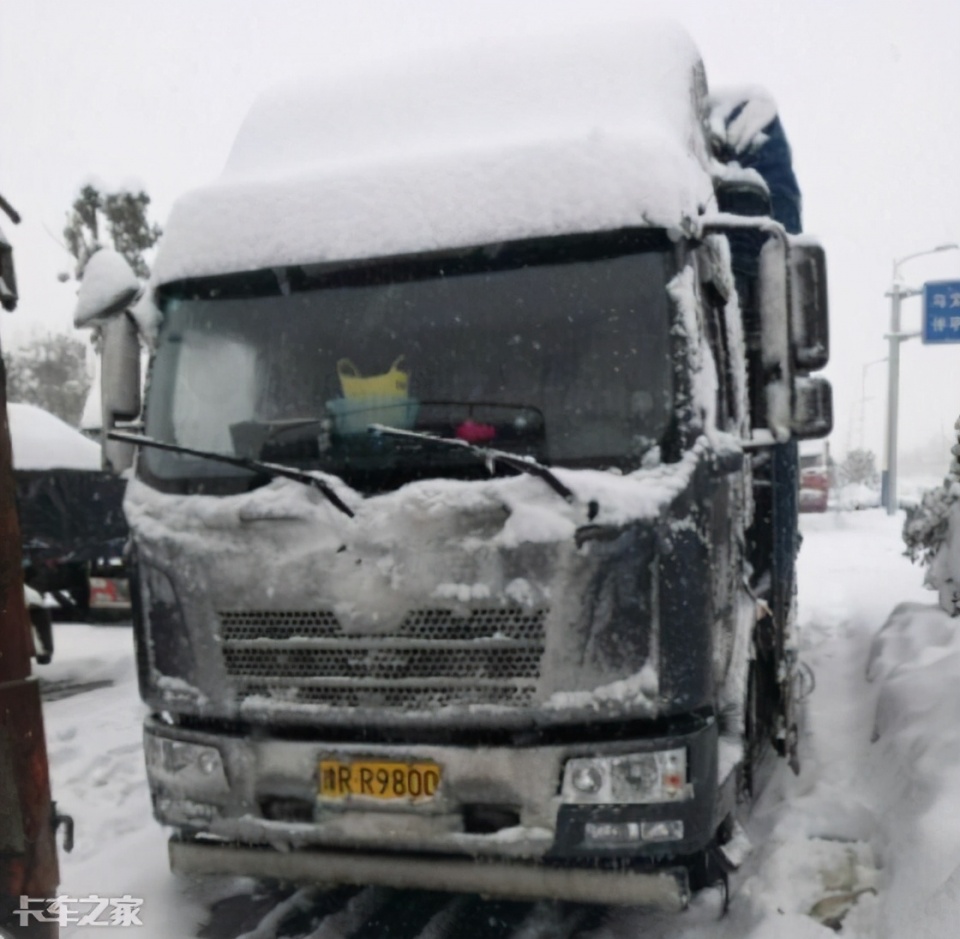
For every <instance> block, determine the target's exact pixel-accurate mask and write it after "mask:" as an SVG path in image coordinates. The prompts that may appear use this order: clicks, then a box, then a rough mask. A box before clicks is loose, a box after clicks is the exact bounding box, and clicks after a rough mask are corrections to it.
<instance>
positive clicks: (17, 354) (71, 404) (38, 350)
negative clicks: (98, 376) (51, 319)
mask: <svg viewBox="0 0 960 939" xmlns="http://www.w3.org/2000/svg"><path fill="white" fill-rule="evenodd" d="M4 359H5V360H6V366H7V399H8V400H9V401H13V402H18V403H22V404H35V405H37V407H41V408H43V409H44V410H46V411H50V412H51V413H52V414H56V415H57V417H59V418H60V419H61V420H64V421H66V422H67V423H68V424H70V425H71V426H73V427H76V426H77V425H78V424H79V423H80V416H81V415H82V414H83V406H84V403H85V402H86V400H87V393H88V392H89V391H90V384H91V381H90V376H89V375H88V373H87V344H86V343H85V342H84V341H83V340H82V339H78V338H74V337H73V336H69V335H66V334H63V333H55V334H50V335H47V336H43V337H41V338H39V339H34V340H33V341H32V342H29V343H27V344H26V345H24V346H21V347H20V348H18V349H13V350H11V351H9V352H6V353H4Z"/></svg>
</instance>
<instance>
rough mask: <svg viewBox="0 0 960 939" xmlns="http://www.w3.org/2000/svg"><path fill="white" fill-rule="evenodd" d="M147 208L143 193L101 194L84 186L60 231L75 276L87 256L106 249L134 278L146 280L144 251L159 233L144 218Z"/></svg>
mask: <svg viewBox="0 0 960 939" xmlns="http://www.w3.org/2000/svg"><path fill="white" fill-rule="evenodd" d="M149 206H150V196H148V195H147V194H146V193H145V192H144V191H143V190H141V191H139V192H130V191H127V190H118V191H116V192H105V191H101V190H100V189H98V188H97V187H96V186H94V185H91V184H88V185H86V186H84V187H83V188H82V189H81V190H80V194H79V195H78V196H77V198H76V199H75V200H74V203H73V206H72V207H71V209H70V212H69V213H67V225H66V227H65V228H64V230H63V237H64V238H65V239H66V242H67V248H69V250H70V253H71V254H72V255H73V256H74V257H75V258H76V259H77V277H78V278H79V277H80V276H82V272H83V268H84V266H85V265H86V263H87V261H89V260H90V256H91V255H92V254H94V253H95V252H96V251H98V250H99V249H100V248H103V247H106V246H112V247H113V248H115V249H116V250H117V251H118V252H119V253H120V254H122V255H123V256H124V258H126V260H127V262H128V263H129V264H130V266H131V267H132V268H133V271H134V273H135V274H136V275H137V276H138V277H142V278H146V277H148V276H149V274H150V268H149V266H148V264H147V262H146V260H145V259H144V252H145V251H148V250H149V249H150V248H152V247H153V246H154V245H155V244H156V243H157V241H158V240H159V239H160V236H161V234H163V232H162V230H161V228H160V226H159V225H157V224H156V223H155V222H150V220H149V219H148V218H147V211H148V209H149ZM107 239H109V240H107Z"/></svg>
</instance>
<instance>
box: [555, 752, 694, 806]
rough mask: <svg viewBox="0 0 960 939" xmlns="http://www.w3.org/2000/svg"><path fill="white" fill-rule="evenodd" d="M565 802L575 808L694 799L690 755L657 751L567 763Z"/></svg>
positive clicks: (562, 791)
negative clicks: (690, 774)
mask: <svg viewBox="0 0 960 939" xmlns="http://www.w3.org/2000/svg"><path fill="white" fill-rule="evenodd" d="M561 798H562V801H563V802H564V803H568V804H574V805H578V804H579V805H616V804H619V805H630V804H634V805H635V804H652V803H656V802H681V801H684V800H686V799H691V798H693V786H692V785H691V784H690V783H689V782H688V781H687V751H686V749H685V748H683V747H679V748H677V749H675V750H655V751H653V752H650V753H629V754H624V755H622V756H604V757H589V758H577V759H573V760H567V763H566V766H565V767H564V771H563V787H562V790H561Z"/></svg>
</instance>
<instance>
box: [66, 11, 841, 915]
mask: <svg viewBox="0 0 960 939" xmlns="http://www.w3.org/2000/svg"><path fill="white" fill-rule="evenodd" d="M798 230H799V191H798V190H797V188H796V185H795V181H794V177H793V172H792V169H791V166H790V157H789V148H788V146H787V144H786V139H785V137H784V136H783V132H782V129H781V127H780V123H779V120H778V118H777V115H776V110H775V109H774V107H773V105H772V103H771V102H770V101H769V100H768V99H766V98H765V97H763V96H762V95H759V94H758V93H756V92H749V93H745V94H742V95H741V94H733V95H721V96H710V95H709V94H708V91H707V87H706V81H705V77H704V70H703V67H702V65H701V61H700V58H699V55H698V53H697V51H696V49H695V48H694V47H693V45H692V43H691V42H690V40H689V38H688V37H687V36H686V35H685V34H684V33H683V32H682V31H681V30H679V29H678V28H677V27H674V26H672V25H669V24H659V23H657V24H644V25H643V26H637V25H636V24H634V25H633V26H631V27H629V28H622V29H617V30H615V31H613V32H612V33H611V31H604V30H590V29H586V30H580V31H579V32H578V33H577V35H576V36H572V37H571V36H560V35H556V36H541V37H539V38H537V39H536V40H533V39H529V38H528V39H526V40H523V41H521V40H517V41H502V42H490V43H487V44H479V45H477V46H475V47H470V48H467V49H460V50H456V51H455V52H450V53H441V52H438V53H437V54H435V55H420V56H419V57H418V58H417V59H416V60H415V61H403V62H400V63H390V64H384V65H382V66H380V67H379V68H378V69H374V70H368V71H358V72H357V73H356V74H353V75H349V76H345V77H344V78H343V79H342V80H341V81H332V82H331V81H328V82H325V83H320V84H312V83H309V82H307V83H294V84H291V85H288V86H285V87H283V88H281V89H279V90H277V91H275V92H272V93H270V94H268V95H266V96H265V97H264V98H263V99H262V100H261V101H260V102H259V103H258V104H257V105H255V106H254V108H253V110H252V111H251V113H250V115H249V117H248V118H247V120H246V122H245V123H244V124H243V126H242V128H241V130H240V132H239V135H238V138H237V140H236V143H235V145H234V148H233V151H232V153H231V155H230V157H229V160H228V163H227V165H226V168H225V170H224V173H223V175H222V178H221V179H219V180H218V181H217V182H215V183H213V184H212V185H209V186H207V187H205V188H202V189H199V190H197V191H194V192H192V193H190V194H188V195H186V196H184V197H182V198H181V199H180V200H179V202H177V204H176V205H175V207H174V209H173V212H172V215H171V217H170V220H169V224H168V226H167V228H166V235H165V238H164V241H163V243H162V245H161V247H160V250H159V254H158V256H157V259H156V263H155V267H154V272H153V275H152V280H151V282H150V284H149V285H147V287H146V289H145V290H143V291H142V293H141V295H140V299H139V300H136V302H134V300H135V298H136V297H137V295H138V285H137V283H136V280H135V279H134V278H133V277H132V275H131V274H129V272H124V271H122V269H121V268H122V265H119V264H118V263H117V258H116V257H112V256H110V255H109V254H106V253H104V252H101V253H100V254H98V255H95V256H94V259H93V260H92V261H91V267H90V268H89V269H88V274H87V275H86V276H85V278H84V282H83V283H84V287H83V290H82V291H81V297H80V304H79V308H78V320H79V321H84V322H88V323H89V322H98V323H100V324H101V327H102V328H103V329H104V331H105V337H104V356H105V360H104V374H105V379H106V382H107V387H106V388H105V390H104V406H105V412H106V416H107V420H106V422H105V426H107V427H110V426H114V427H117V426H119V427H120V430H119V431H117V430H114V431H113V436H112V438H111V443H110V447H111V448H112V449H111V451H110V453H111V457H110V458H111V460H112V461H113V462H114V464H115V465H116V466H117V467H118V468H122V467H123V466H124V465H126V463H127V461H128V457H129V459H132V450H133V448H134V447H139V455H138V457H137V460H136V469H135V475H134V478H133V479H132V480H131V482H130V483H129V486H128V490H127V496H126V503H125V506H126V511H127V515H128V521H129V523H130V528H131V532H132V552H131V555H132V557H131V561H132V570H133V571H134V572H135V577H136V580H137V583H138V586H137V588H136V589H135V590H134V594H135V604H136V612H135V635H136V640H137V655H138V662H139V677H140V687H141V693H142V696H143V699H144V701H145V702H146V703H147V705H148V706H149V708H150V711H151V714H150V716H149V717H148V718H147V720H146V726H145V747H146V760H147V769H148V777H149V782H150V789H151V793H152V797H153V806H154V812H155V814H156V817H157V819H158V820H159V821H160V822H162V823H163V824H165V825H167V826H170V827H171V828H172V829H173V830H174V832H175V834H174V835H173V837H172V839H171V843H170V857H171V863H172V866H173V868H174V869H175V870H177V871H180V872H186V873H203V872H232V873H237V874H249V875H255V876H269V877H274V878H285V879H290V880H295V881H296V880H306V881H314V882H352V883H364V884H371V883H379V884H385V885H393V886H400V887H404V886H417V887H425V888H430V889H449V890H458V891H471V892H479V893H484V894H496V895H502V896H511V895H512V896H523V897H563V898H565V899H568V900H585V901H593V902H601V903H603V902H614V903H649V904H653V905H657V906H661V907H665V908H671V907H672V908H679V907H681V906H682V905H683V904H684V903H685V902H686V900H687V898H688V896H689V894H690V892H691V890H694V889H696V888H697V887H699V886H702V885H704V884H707V883H712V882H715V881H718V880H721V879H722V878H723V872H724V869H725V864H726V863H727V859H725V857H724V855H723V849H724V848H725V845H726V842H727V841H728V839H729V838H730V837H731V832H733V831H734V830H735V828H736V826H735V819H736V815H737V811H738V805H739V804H741V802H742V800H744V799H745V798H747V797H749V795H750V793H751V792H753V791H755V790H756V788H757V786H758V784H759V783H758V780H759V777H760V776H761V775H762V773H761V767H762V766H763V765H766V761H765V754H767V753H772V752H774V751H779V752H780V753H781V754H783V755H784V756H786V757H788V758H791V759H794V760H795V757H796V735H797V688H798V677H797V676H798V663H797V659H796V646H795V637H794V636H793V634H792V631H791V630H792V610H793V601H794V560H795V555H796V550H797V541H798V539H797V489H798V485H797V481H798V468H797V456H796V442H795V441H796V440H797V439H798V438H805V437H816V436H822V435H824V434H825V433H826V432H828V430H829V427H830V420H831V418H830V393H829V385H828V384H827V383H826V382H825V381H824V380H823V379H821V378H818V377H814V376H812V375H811V373H812V372H814V371H816V370H817V369H819V368H821V367H822V366H823V365H824V364H825V363H826V359H827V326H826V284H825V267H824V256H823V252H822V250H821V249H820V248H819V247H818V246H817V245H816V243H815V242H813V241H811V240H810V239H807V238H804V237H797V236H796V233H797V232H798ZM98 259H99V260H98ZM138 333H139V334H140V338H141V339H142V340H145V341H146V342H148V343H149V345H150V348H151V350H152V359H151V365H150V372H149V380H148V383H147V392H146V399H145V408H144V409H143V415H142V427H141V428H140V430H141V432H140V433H132V432H131V431H132V430H136V429H137V428H136V427H132V428H131V427H130V426H128V427H127V430H126V431H124V429H123V426H122V424H118V417H119V418H124V419H126V420H128V421H130V420H134V421H136V419H137V416H138V414H139V411H140V408H139V402H138V401H137V400H136V395H137V389H138V388H139V380H138V379H137V377H136V363H137V362H138V355H137V347H136V342H137V334H138ZM118 363H119V364H118ZM128 451H130V452H129V453H128ZM727 853H728V854H731V855H732V853H733V852H732V851H728V852H727Z"/></svg>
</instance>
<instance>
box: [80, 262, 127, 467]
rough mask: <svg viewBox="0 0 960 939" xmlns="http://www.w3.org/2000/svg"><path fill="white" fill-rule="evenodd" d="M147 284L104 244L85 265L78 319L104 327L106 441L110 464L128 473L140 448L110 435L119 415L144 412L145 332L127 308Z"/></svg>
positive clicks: (124, 417)
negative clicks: (142, 338) (142, 363)
mask: <svg viewBox="0 0 960 939" xmlns="http://www.w3.org/2000/svg"><path fill="white" fill-rule="evenodd" d="M140 291H141V285H140V281H139V280H138V279H137V276H136V274H134V273H133V271H132V270H131V269H130V265H129V264H127V262H126V260H125V259H124V257H123V255H121V254H119V253H118V252H116V251H112V250H110V249H108V248H101V249H100V250H99V251H98V252H97V253H96V254H94V255H93V256H92V257H91V258H90V260H89V261H87V264H86V267H84V269H83V280H82V281H81V283H80V291H79V293H78V294H77V306H76V309H75V310H74V313H73V322H74V325H75V326H77V327H78V328H83V327H91V328H93V329H96V330H99V332H100V338H101V348H100V356H101V362H100V375H101V389H100V395H101V409H102V410H101V416H102V423H101V435H102V436H101V446H102V450H103V464H104V468H105V469H108V470H111V471H112V472H115V473H122V472H123V471H124V470H127V469H129V468H130V467H131V466H132V465H133V459H134V454H135V448H134V447H133V446H132V445H131V444H128V443H119V442H118V441H115V440H108V439H107V434H108V433H110V431H111V430H113V428H114V427H116V425H117V423H118V421H132V420H135V419H136V418H138V417H139V416H140V338H139V335H138V332H137V326H136V323H134V321H133V318H132V317H131V316H130V314H129V313H128V312H127V310H128V309H129V308H130V306H131V305H132V304H133V303H134V301H135V300H136V299H137V297H138V296H139V295H140Z"/></svg>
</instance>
